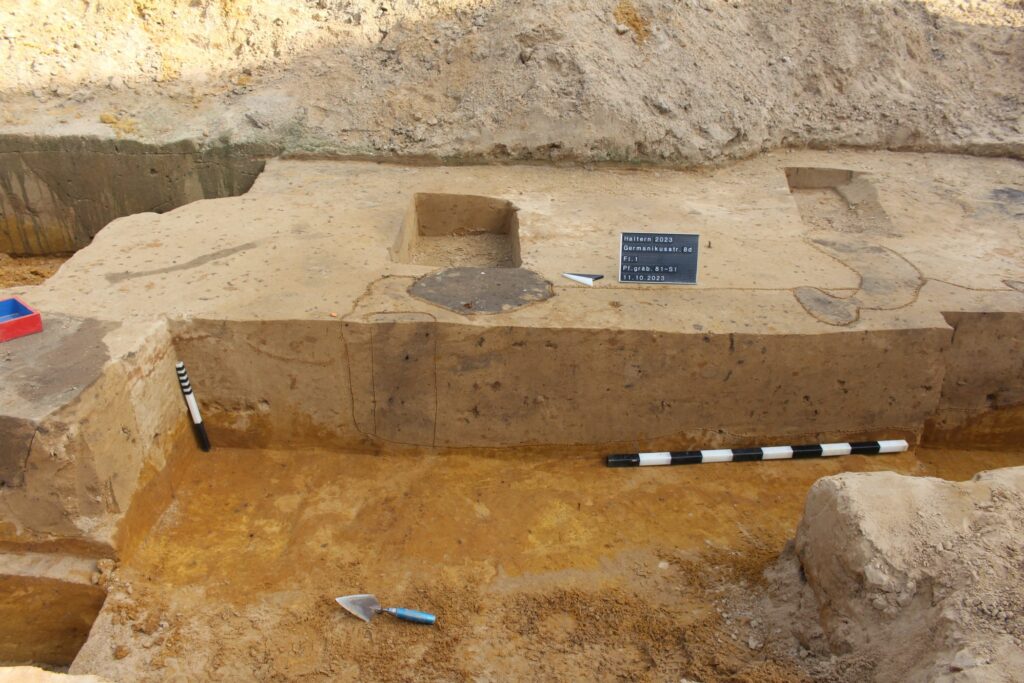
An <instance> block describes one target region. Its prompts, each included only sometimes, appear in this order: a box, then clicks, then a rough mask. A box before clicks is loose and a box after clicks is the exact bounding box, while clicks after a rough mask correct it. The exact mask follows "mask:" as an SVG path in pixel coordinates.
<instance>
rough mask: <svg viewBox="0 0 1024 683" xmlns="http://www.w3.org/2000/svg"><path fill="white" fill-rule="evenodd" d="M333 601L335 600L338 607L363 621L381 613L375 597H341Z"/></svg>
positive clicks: (363, 595) (365, 595) (367, 595)
mask: <svg viewBox="0 0 1024 683" xmlns="http://www.w3.org/2000/svg"><path fill="white" fill-rule="evenodd" d="M335 600H337V602H338V604H339V605H341V606H342V607H344V608H345V609H347V610H348V611H349V612H351V613H352V614H354V615H356V616H357V617H359V618H360V619H362V620H363V621H369V620H370V619H373V618H374V617H375V616H377V615H378V614H380V612H381V608H380V601H379V600H377V598H376V596H373V595H369V594H366V593H364V594H362V595H343V596H342V597H340V598H335Z"/></svg>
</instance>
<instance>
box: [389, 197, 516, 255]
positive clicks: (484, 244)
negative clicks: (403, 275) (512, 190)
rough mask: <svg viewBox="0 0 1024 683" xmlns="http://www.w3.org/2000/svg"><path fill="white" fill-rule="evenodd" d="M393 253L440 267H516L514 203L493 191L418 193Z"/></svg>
mask: <svg viewBox="0 0 1024 683" xmlns="http://www.w3.org/2000/svg"><path fill="white" fill-rule="evenodd" d="M392 256H393V258H394V260H396V261H399V262H401V263H415V264H418V265H426V266H440V267H443V268H452V267H458V266H481V267H482V266H491V267H501V268H515V267H518V266H519V264H520V258H519V221H518V219H517V218H516V208H515V206H513V205H512V203H511V202H509V201H507V200H505V199H497V198H494V197H482V196H478V195H468V194H436V193H422V192H421V193H417V194H416V195H415V196H414V197H413V201H412V206H411V207H410V209H409V212H408V214H407V215H406V219H405V222H404V224H403V225H402V229H401V231H400V232H399V234H398V239H397V240H396V242H395V246H394V247H393V249H392Z"/></svg>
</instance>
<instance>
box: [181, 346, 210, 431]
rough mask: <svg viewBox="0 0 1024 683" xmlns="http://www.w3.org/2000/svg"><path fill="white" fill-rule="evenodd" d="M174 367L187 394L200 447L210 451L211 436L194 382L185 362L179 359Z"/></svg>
mask: <svg viewBox="0 0 1024 683" xmlns="http://www.w3.org/2000/svg"><path fill="white" fill-rule="evenodd" d="M174 369H175V371H176V372H177V373H178V384H180V385H181V393H182V394H184V396H185V404H186V405H188V414H189V416H191V418H192V426H193V427H194V428H195V432H196V438H198V439H199V447H200V448H202V449H203V450H204V451H209V450H210V437H209V436H208V435H207V434H206V426H205V425H204V424H203V416H202V415H200V414H199V404H198V403H196V397H195V394H194V393H193V392H192V383H191V382H190V381H189V379H188V370H186V369H185V363H183V362H181V361H179V362H178V364H177V365H176V366H175V368H174Z"/></svg>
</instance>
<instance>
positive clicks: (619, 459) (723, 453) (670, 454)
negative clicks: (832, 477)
mask: <svg viewBox="0 0 1024 683" xmlns="http://www.w3.org/2000/svg"><path fill="white" fill-rule="evenodd" d="M905 450H907V442H906V441H904V440H903V439H895V440H890V441H854V442H852V443H817V444H810V445H806V446H765V447H764V448H717V449H714V450H705V451H662V452H660V453H619V454H616V455H609V456H608V467H647V466H649V465H696V464H699V463H704V462H747V461H751V460H789V459H791V458H829V457H832V456H836V455H878V454H880V453H902V452H903V451H905Z"/></svg>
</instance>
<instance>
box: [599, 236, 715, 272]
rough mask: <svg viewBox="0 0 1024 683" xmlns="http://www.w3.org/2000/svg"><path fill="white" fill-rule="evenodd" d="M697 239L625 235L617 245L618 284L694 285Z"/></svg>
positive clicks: (698, 238)
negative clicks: (658, 283)
mask: <svg viewBox="0 0 1024 683" xmlns="http://www.w3.org/2000/svg"><path fill="white" fill-rule="evenodd" d="M699 242H700V235H689V234H671V233H657V232H624V233H622V235H621V243H620V245H619V282H661V283H666V284H675V285H695V284H697V247H698V246H700V245H699Z"/></svg>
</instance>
